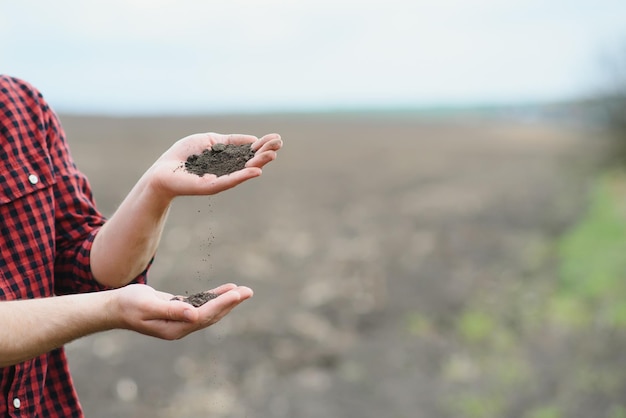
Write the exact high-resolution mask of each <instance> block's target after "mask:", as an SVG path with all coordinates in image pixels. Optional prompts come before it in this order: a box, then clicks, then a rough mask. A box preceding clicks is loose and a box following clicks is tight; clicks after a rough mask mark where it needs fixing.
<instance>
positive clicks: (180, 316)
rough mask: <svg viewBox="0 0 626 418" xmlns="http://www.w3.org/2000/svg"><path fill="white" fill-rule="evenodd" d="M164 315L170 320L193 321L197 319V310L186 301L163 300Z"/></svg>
mask: <svg viewBox="0 0 626 418" xmlns="http://www.w3.org/2000/svg"><path fill="white" fill-rule="evenodd" d="M165 303H166V305H165V308H166V317H165V318H164V319H168V320H170V321H178V322H194V321H196V320H197V319H198V312H196V310H195V309H194V308H193V307H192V306H191V305H190V304H188V303H186V302H182V301H177V300H173V301H168V302H165Z"/></svg>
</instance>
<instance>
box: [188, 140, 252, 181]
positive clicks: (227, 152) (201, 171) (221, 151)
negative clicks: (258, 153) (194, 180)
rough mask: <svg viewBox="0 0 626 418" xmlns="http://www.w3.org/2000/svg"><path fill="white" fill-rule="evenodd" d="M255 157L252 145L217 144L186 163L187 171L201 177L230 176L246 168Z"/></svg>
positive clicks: (192, 156) (193, 156)
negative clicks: (208, 175) (207, 175)
mask: <svg viewBox="0 0 626 418" xmlns="http://www.w3.org/2000/svg"><path fill="white" fill-rule="evenodd" d="M252 157H254V151H252V149H251V144H242V145H233V144H215V145H213V147H212V148H211V149H205V150H204V151H202V153H201V154H193V155H190V156H189V158H187V161H186V162H185V170H187V171H188V172H190V173H193V174H196V175H198V176H200V177H202V176H204V175H205V174H215V175H216V176H217V177H219V176H223V175H225V174H230V173H233V172H235V171H238V170H241V169H243V168H244V167H245V165H246V162H248V160H249V159H251V158H252Z"/></svg>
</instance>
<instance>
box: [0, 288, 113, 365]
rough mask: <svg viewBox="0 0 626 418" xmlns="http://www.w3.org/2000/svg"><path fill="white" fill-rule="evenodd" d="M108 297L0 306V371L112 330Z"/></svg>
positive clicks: (83, 296)
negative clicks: (76, 341) (95, 334)
mask: <svg viewBox="0 0 626 418" xmlns="http://www.w3.org/2000/svg"><path fill="white" fill-rule="evenodd" d="M111 293H112V292H98V293H85V294H80V295H68V296H57V297H50V298H43V299H25V300H16V301H5V302H0V367H6V366H10V365H12V364H16V363H20V362H22V361H25V360H28V359H31V358H33V357H36V356H38V355H40V354H43V353H46V352H48V351H50V350H52V349H54V348H57V347H60V346H62V345H64V344H66V343H68V342H70V341H73V340H75V339H77V338H80V337H83V336H86V335H89V334H92V333H95V332H99V331H105V330H108V329H111V328H113V327H114V326H115V321H114V318H113V316H112V315H111V314H110V305H111Z"/></svg>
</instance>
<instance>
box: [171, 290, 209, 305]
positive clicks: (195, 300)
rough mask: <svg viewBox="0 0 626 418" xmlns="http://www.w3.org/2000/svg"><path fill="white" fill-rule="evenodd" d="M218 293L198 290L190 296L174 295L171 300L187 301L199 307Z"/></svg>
mask: <svg viewBox="0 0 626 418" xmlns="http://www.w3.org/2000/svg"><path fill="white" fill-rule="evenodd" d="M218 296H219V295H218V294H217V293H212V292H200V293H196V294H193V295H190V296H174V297H173V298H172V299H171V300H180V301H182V302H187V303H188V304H190V305H193V306H195V307H196V308H197V307H200V306H202V305H204V304H205V303H207V302H208V301H210V300H212V299H215V298H216V297H218Z"/></svg>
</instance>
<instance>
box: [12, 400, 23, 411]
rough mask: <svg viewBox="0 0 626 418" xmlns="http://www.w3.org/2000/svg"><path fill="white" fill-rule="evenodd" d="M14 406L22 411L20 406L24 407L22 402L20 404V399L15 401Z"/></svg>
mask: <svg viewBox="0 0 626 418" xmlns="http://www.w3.org/2000/svg"><path fill="white" fill-rule="evenodd" d="M13 406H14V407H15V409H20V406H22V402H20V398H14V399H13Z"/></svg>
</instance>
